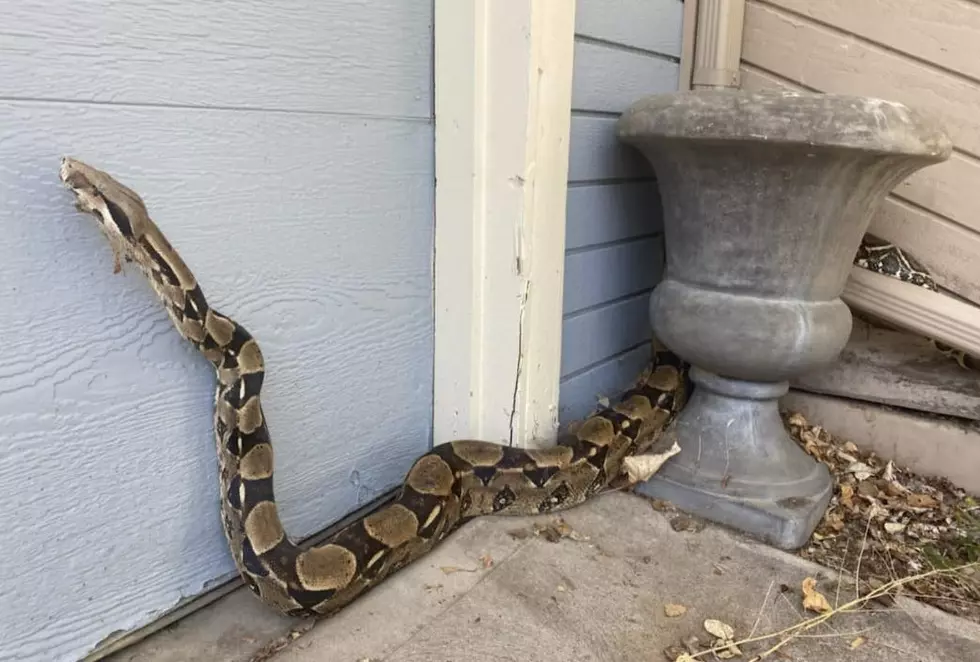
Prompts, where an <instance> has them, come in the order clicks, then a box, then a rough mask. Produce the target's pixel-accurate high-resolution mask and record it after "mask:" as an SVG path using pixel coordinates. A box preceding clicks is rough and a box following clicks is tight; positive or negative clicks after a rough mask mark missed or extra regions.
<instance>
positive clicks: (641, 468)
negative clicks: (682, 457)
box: [623, 441, 681, 485]
mask: <svg viewBox="0 0 980 662" xmlns="http://www.w3.org/2000/svg"><path fill="white" fill-rule="evenodd" d="M680 452H681V447H680V446H678V445H677V442H676V441H675V442H674V445H673V446H671V447H670V448H668V449H667V450H666V451H664V452H663V453H647V454H644V455H632V456H629V457H624V458H623V466H624V467H625V468H626V476H627V478H628V479H629V482H630V484H631V485H633V484H636V483H642V482H643V481H645V480H649V479H650V477H651V476H652V475H653V474H655V473H657V472H658V471H659V470H660V467H662V466H663V464H664V462H666V461H667V460H669V459H670V458H672V457H674V456H675V455H677V454H678V453H680Z"/></svg>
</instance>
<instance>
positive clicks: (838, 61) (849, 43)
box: [742, 0, 980, 304]
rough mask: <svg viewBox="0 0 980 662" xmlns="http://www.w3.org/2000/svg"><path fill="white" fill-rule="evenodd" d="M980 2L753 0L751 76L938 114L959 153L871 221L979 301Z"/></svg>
mask: <svg viewBox="0 0 980 662" xmlns="http://www.w3.org/2000/svg"><path fill="white" fill-rule="evenodd" d="M978 36H980V4H977V3H976V2H965V1H963V0H929V2H916V1H915V0H861V1H860V2H854V1H853V0H767V1H765V2H761V1H759V0H749V2H748V5H747V7H746V14H745V35H744V40H743V59H742V81H743V86H744V87H745V88H747V89H760V88H770V87H788V88H792V89H809V90H817V91H821V92H837V93H847V94H860V95H867V96H875V97H880V98H884V99H889V100H893V101H899V102H902V103H905V104H908V105H909V106H913V107H915V108H918V109H920V110H922V111H924V112H926V113H929V114H930V115H933V116H935V117H937V118H938V119H939V120H940V121H941V122H943V123H944V125H945V127H946V129H947V131H948V132H949V134H950V136H951V138H952V139H953V142H954V144H955V151H954V153H953V156H952V157H951V158H950V159H949V161H947V162H945V163H942V164H939V165H936V166H932V167H929V168H926V169H924V170H922V171H920V172H918V173H916V174H914V175H912V176H911V177H909V178H908V179H907V180H906V181H905V182H903V183H902V184H900V185H899V186H898V187H897V188H896V189H895V190H894V191H893V193H892V195H891V196H890V197H889V199H888V201H887V202H886V204H885V205H884V206H883V208H882V209H881V211H880V212H879V213H878V214H877V215H876V217H875V218H874V220H873V221H872V224H871V231H872V232H875V233H877V234H879V235H881V236H884V237H886V238H888V239H890V240H892V241H896V242H898V243H900V244H902V245H903V246H906V247H907V248H908V249H909V250H911V251H912V252H913V253H914V254H916V255H918V256H919V257H920V258H921V260H922V261H923V262H924V263H925V264H926V266H927V267H929V268H930V270H932V271H933V272H934V273H935V274H936V277H937V280H938V281H939V282H940V284H942V285H943V286H944V287H946V288H948V289H949V290H951V291H952V292H955V293H956V294H958V295H960V296H961V297H964V298H966V299H968V300H970V301H972V302H973V303H976V304H980V212H978V210H980V186H978V183H980V111H978V108H980V41H978Z"/></svg>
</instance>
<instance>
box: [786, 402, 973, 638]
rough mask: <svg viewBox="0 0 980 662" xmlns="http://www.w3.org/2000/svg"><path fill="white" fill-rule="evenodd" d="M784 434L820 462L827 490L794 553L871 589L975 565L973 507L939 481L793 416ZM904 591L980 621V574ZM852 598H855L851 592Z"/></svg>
mask: <svg viewBox="0 0 980 662" xmlns="http://www.w3.org/2000/svg"><path fill="white" fill-rule="evenodd" d="M785 421H786V424H787V426H788V429H789V431H790V433H791V436H792V437H793V438H794V439H795V440H796V441H797V442H798V443H799V444H800V446H801V447H802V448H803V449H804V450H805V451H806V452H807V453H808V454H809V455H810V456H811V457H813V458H815V459H816V460H818V461H820V462H822V463H824V464H825V465H826V466H827V467H828V468H829V469H830V472H831V474H832V475H833V477H834V482H835V488H834V494H833V497H832V498H831V501H830V504H829V506H828V508H827V512H826V513H825V514H824V517H823V519H822V521H821V522H820V524H819V525H818V526H817V529H816V531H815V532H814V533H813V536H812V537H811V539H810V540H809V542H808V544H807V545H805V546H804V547H803V548H802V549H801V550H799V552H798V553H799V555H800V556H802V557H804V558H806V559H809V560H811V561H815V562H817V563H820V564H821V565H824V566H826V567H828V568H832V569H833V570H835V571H841V570H843V571H844V572H845V573H848V574H850V575H852V576H856V577H857V578H858V583H859V584H860V586H861V587H862V588H865V589H875V588H878V587H880V586H882V585H884V584H886V583H888V582H891V581H894V580H896V579H902V578H907V577H911V576H915V575H917V574H920V573H922V572H923V571H928V570H930V569H937V568H946V569H948V568H953V567H957V566H963V565H964V564H971V563H976V562H977V561H980V502H978V499H977V498H976V497H975V496H971V495H968V494H966V492H965V491H964V490H962V489H960V488H958V487H956V486H955V485H953V484H952V483H950V482H949V481H948V480H947V479H945V478H941V477H927V476H919V475H917V474H915V473H913V472H911V471H909V470H908V469H906V468H904V467H900V466H898V465H896V464H894V463H893V462H891V461H885V460H883V459H882V458H880V457H878V456H877V455H876V454H875V453H873V452H866V451H863V450H861V449H859V448H858V447H857V446H856V445H855V444H854V443H852V442H849V441H846V440H842V439H838V438H836V437H834V436H833V435H831V434H829V433H828V432H827V431H826V430H825V429H823V428H822V427H821V426H819V425H811V424H810V423H809V422H808V421H807V420H806V418H805V417H804V416H802V415H801V414H799V413H789V414H787V415H786V417H785ZM902 589H903V591H904V593H905V594H906V595H907V596H909V597H914V598H916V599H919V600H921V601H923V602H926V603H929V604H931V605H933V606H935V607H937V608H939V609H942V610H944V611H946V612H949V613H952V614H955V615H957V616H962V617H965V618H968V619H970V620H972V621H974V622H978V623H980V572H976V570H975V568H968V569H965V570H962V571H958V572H955V573H940V574H930V575H927V576H926V577H925V578H923V579H922V580H919V581H913V582H909V583H907V584H904V585H903V586H902ZM851 591H852V595H853V594H854V593H856V590H855V587H853V586H852V587H851Z"/></svg>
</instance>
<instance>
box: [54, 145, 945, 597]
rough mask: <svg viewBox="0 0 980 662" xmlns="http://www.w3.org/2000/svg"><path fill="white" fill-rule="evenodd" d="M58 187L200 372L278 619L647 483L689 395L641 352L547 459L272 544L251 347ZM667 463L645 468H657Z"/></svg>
mask: <svg viewBox="0 0 980 662" xmlns="http://www.w3.org/2000/svg"><path fill="white" fill-rule="evenodd" d="M60 175H61V179H62V181H63V182H64V183H65V185H66V186H67V187H68V188H69V189H70V190H71V191H72V192H73V193H74V195H75V198H76V207H77V208H78V209H79V210H80V211H82V212H85V213H89V214H92V215H93V216H95V218H96V219H97V220H98V221H99V224H98V225H99V228H100V229H101V230H102V232H103V234H104V235H105V236H106V238H107V239H108V241H109V243H110V245H111V246H112V249H113V253H114V256H115V265H114V271H115V272H119V271H120V270H121V268H122V260H125V261H126V262H132V263H135V264H136V265H137V267H138V268H139V269H140V271H141V272H142V273H143V274H144V275H145V276H146V277H147V280H148V281H149V284H150V286H151V287H152V289H153V290H154V292H155V293H156V294H157V296H158V297H159V298H160V299H161V301H162V302H163V304H164V306H165V309H166V311H167V313H168V314H169V316H170V319H171V320H172V322H173V324H174V326H175V327H176V329H177V331H178V332H179V333H180V335H181V336H182V337H183V338H184V339H186V340H188V341H190V342H191V343H193V345H194V346H195V347H196V348H197V349H198V350H199V351H200V352H201V354H203V355H204V356H205V357H206V358H207V360H208V361H210V362H211V364H212V366H213V367H214V369H215V372H216V376H217V388H216V390H215V396H214V436H215V442H216V447H217V455H218V462H219V466H220V472H219V481H220V504H221V505H220V512H221V520H222V525H223V529H224V533H225V536H226V538H227V541H228V544H229V548H230V550H231V554H232V557H233V558H234V561H235V564H236V567H237V569H238V572H239V574H240V575H241V577H242V578H243V580H244V581H245V583H246V584H247V585H248V586H249V587H250V588H251V590H252V591H253V592H254V593H256V594H257V595H258V596H259V598H260V599H261V600H263V601H264V602H265V603H266V604H268V605H270V606H271V607H274V608H276V609H278V610H279V611H281V612H283V613H285V614H287V615H291V616H298V615H314V616H325V615H329V614H332V613H334V612H336V611H337V610H338V609H340V608H342V607H343V606H345V605H346V604H348V603H350V602H351V601H352V600H354V599H355V598H357V597H358V596H360V595H362V594H364V593H365V592H366V591H367V590H369V589H370V588H371V587H373V586H376V585H377V584H379V583H380V582H381V581H382V580H383V579H384V578H386V577H388V576H390V575H391V574H392V573H393V572H395V571H397V570H399V569H400V568H403V567H405V566H406V565H408V564H409V563H411V562H412V561H414V560H416V559H418V558H419V557H421V556H423V555H424V554H426V553H427V552H428V551H429V550H431V549H432V548H433V547H434V546H435V545H436V544H437V543H438V542H439V541H441V540H442V539H443V538H445V537H446V536H447V535H449V534H450V533H452V532H453V531H454V530H456V529H457V528H458V527H459V526H461V525H462V524H463V523H465V522H467V521H469V520H471V519H473V518H475V517H480V516H483V515H533V514H541V513H549V512H556V511H559V510H564V509H567V508H570V507H573V506H576V505H579V504H582V503H584V502H585V501H587V500H588V499H590V498H591V497H593V496H595V495H597V494H599V493H601V492H603V491H606V490H609V489H621V488H624V487H628V486H630V485H632V484H634V483H636V482H638V481H640V480H643V479H645V478H646V477H649V474H650V473H652V471H655V470H656V469H655V467H656V466H658V465H657V464H656V463H654V465H652V466H653V467H654V468H650V466H649V465H648V466H647V468H640V467H639V465H638V464H636V463H634V462H633V461H634V460H637V459H641V458H643V457H644V455H643V454H644V453H645V452H647V451H649V450H650V449H651V447H652V446H653V445H654V444H655V442H656V441H657V440H658V438H659V437H660V434H661V432H663V430H664V429H665V428H666V427H667V426H668V424H669V423H670V422H671V421H672V420H673V419H674V418H675V417H676V415H677V413H678V412H679V411H680V410H681V409H682V408H683V406H684V404H685V403H686V401H687V398H688V396H689V394H690V388H691V383H690V380H689V378H688V368H689V366H688V365H687V364H686V363H685V362H684V361H682V360H681V359H679V358H678V357H677V356H676V355H674V354H673V353H671V352H670V351H669V350H667V349H666V348H664V347H663V346H661V345H659V344H658V343H657V342H656V340H655V339H654V342H653V353H652V354H653V355H652V361H651V364H650V365H649V366H648V367H647V368H646V369H645V370H644V371H643V373H641V375H640V377H639V378H638V380H637V381H636V383H635V384H634V386H633V387H632V388H630V389H627V390H626V391H625V392H624V393H623V394H622V395H621V396H620V398H619V399H618V401H617V402H616V404H614V405H612V406H608V407H605V408H602V409H600V410H599V411H597V412H595V413H593V414H592V415H591V416H590V417H588V418H587V419H586V420H585V421H584V422H582V423H581V424H580V425H579V426H577V427H576V429H575V431H574V432H566V433H564V434H562V435H561V436H560V437H559V439H558V442H557V444H556V445H555V446H554V447H551V448H546V449H520V448H514V447H510V446H505V445H501V444H496V443H491V442H486V441H475V440H458V441H452V442H447V443H444V444H440V445H437V446H435V447H434V448H433V449H432V450H431V451H430V452H428V453H426V454H424V455H423V456H421V457H420V458H418V459H417V460H416V461H415V463H414V464H413V465H412V467H411V468H410V469H409V471H408V473H407V475H406V477H405V479H404V482H403V484H402V485H401V487H400V489H399V491H398V493H397V495H396V496H395V498H394V500H393V501H391V502H390V503H388V504H386V505H384V506H382V507H380V508H379V509H377V510H375V511H373V512H371V513H369V514H367V515H365V516H363V517H361V518H360V519H357V520H355V521H354V522H352V523H350V524H348V525H347V526H345V527H343V528H341V529H340V530H339V531H337V532H335V533H334V534H333V535H332V536H330V537H329V538H328V539H327V540H326V541H324V542H322V543H321V544H319V545H316V546H305V547H304V546H301V545H299V544H297V543H295V542H294V541H292V540H291V539H290V538H289V537H288V535H287V534H286V532H285V530H284V528H283V525H282V522H281V521H280V518H279V515H278V511H277V508H276V501H275V496H274V493H273V484H272V483H273V452H272V440H271V437H270V435H269V429H268V427H267V424H266V420H265V415H264V413H263V411H262V405H261V402H260V392H261V390H262V384H263V380H264V377H265V363H264V361H263V357H262V351H261V350H260V348H259V344H258V342H257V341H256V339H255V338H254V337H253V336H252V335H251V334H250V333H249V332H248V331H247V330H246V329H245V328H244V327H243V326H242V325H241V324H239V323H238V322H236V321H235V320H233V319H231V318H230V317H228V316H226V315H223V314H222V313H220V312H218V311H217V310H215V309H213V308H211V307H210V306H209V305H208V302H207V299H206V298H205V296H204V292H203V291H202V289H201V287H200V285H199V284H198V282H197V279H196V278H195V277H194V274H193V273H192V272H191V270H190V269H189V268H188V267H187V265H186V264H185V263H184V261H183V260H182V259H181V257H180V255H178V253H177V252H176V251H175V250H174V248H173V247H172V246H171V245H170V242H169V241H168V240H167V239H166V237H165V236H164V235H163V233H162V232H161V231H160V230H159V228H158V227H157V226H156V225H155V224H154V222H153V221H152V220H151V219H150V216H149V214H148V212H147V209H146V206H145V204H144V203H143V200H142V199H141V198H140V196H139V195H138V194H136V193H135V192H134V191H132V190H131V189H129V188H127V187H125V186H123V185H122V184H120V183H119V182H118V181H116V180H115V179H113V178H112V177H111V176H110V175H108V174H107V173H105V172H103V171H101V170H98V169H96V168H93V167H91V166H89V165H86V164H85V163H82V162H80V161H78V160H75V159H71V158H65V159H63V160H62V164H61V172H60ZM855 264H857V265H858V266H861V267H863V268H866V269H870V270H872V271H877V272H880V273H885V274H888V275H892V276H894V277H896V278H902V279H903V280H908V281H910V282H914V283H916V284H918V285H922V286H923V287H930V284H931V283H932V280H931V278H930V277H929V276H928V274H927V272H925V270H924V269H923V268H921V265H918V264H917V263H916V262H915V261H914V259H912V258H910V257H909V256H908V255H907V254H905V253H904V252H903V251H902V250H901V249H899V248H897V247H895V246H893V245H891V244H887V243H886V242H883V241H881V240H879V239H877V238H875V237H874V236H873V235H867V236H866V237H865V241H864V243H863V244H862V246H861V248H860V249H859V251H858V253H857V256H856V257H855ZM930 289H935V286H934V284H933V285H932V286H931V288H930ZM672 452H676V445H675V447H674V449H673V451H672ZM670 454H671V452H668V453H666V454H660V455H657V456H654V457H655V458H658V459H657V462H662V461H663V459H665V458H666V457H669V455H670Z"/></svg>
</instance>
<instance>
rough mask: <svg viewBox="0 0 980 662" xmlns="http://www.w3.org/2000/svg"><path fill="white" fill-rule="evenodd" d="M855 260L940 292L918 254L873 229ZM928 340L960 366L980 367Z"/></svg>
mask: <svg viewBox="0 0 980 662" xmlns="http://www.w3.org/2000/svg"><path fill="white" fill-rule="evenodd" d="M853 263H854V265H855V266H857V267H860V268H862V269H866V270H868V271H873V272H875V273H879V274H882V275H884V276H889V277H891V278H896V279H898V280H901V281H903V282H906V283H911V284H912V285H915V286H917V287H921V288H923V289H926V290H929V291H930V292H936V293H939V292H940V288H939V284H938V283H937V282H936V279H935V278H934V277H933V275H932V274H931V273H930V271H929V269H928V268H927V267H926V266H925V265H924V264H923V263H922V261H921V260H920V259H919V258H917V257H916V256H915V255H913V254H912V253H911V252H909V251H908V250H907V249H906V248H903V247H901V246H899V245H897V244H896V243H894V242H891V241H888V240H886V239H883V238H881V237H879V236H878V235H875V234H872V233H870V232H868V233H866V234H865V235H864V237H863V238H862V240H861V245H860V246H859V247H858V250H857V253H856V254H855V255H854V262H853ZM926 340H928V341H929V343H930V344H931V345H932V347H933V348H935V349H936V351H938V352H939V353H940V354H942V355H944V356H946V357H947V358H950V359H952V360H954V361H956V363H958V364H959V366H960V367H961V368H964V369H967V370H970V369H974V370H976V369H980V359H977V358H976V357H974V356H971V355H969V354H967V353H966V352H964V351H963V350H960V349H957V348H955V347H951V346H950V345H947V344H945V343H943V342H941V341H939V340H936V339H935V338H928V337H927V338H926Z"/></svg>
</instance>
